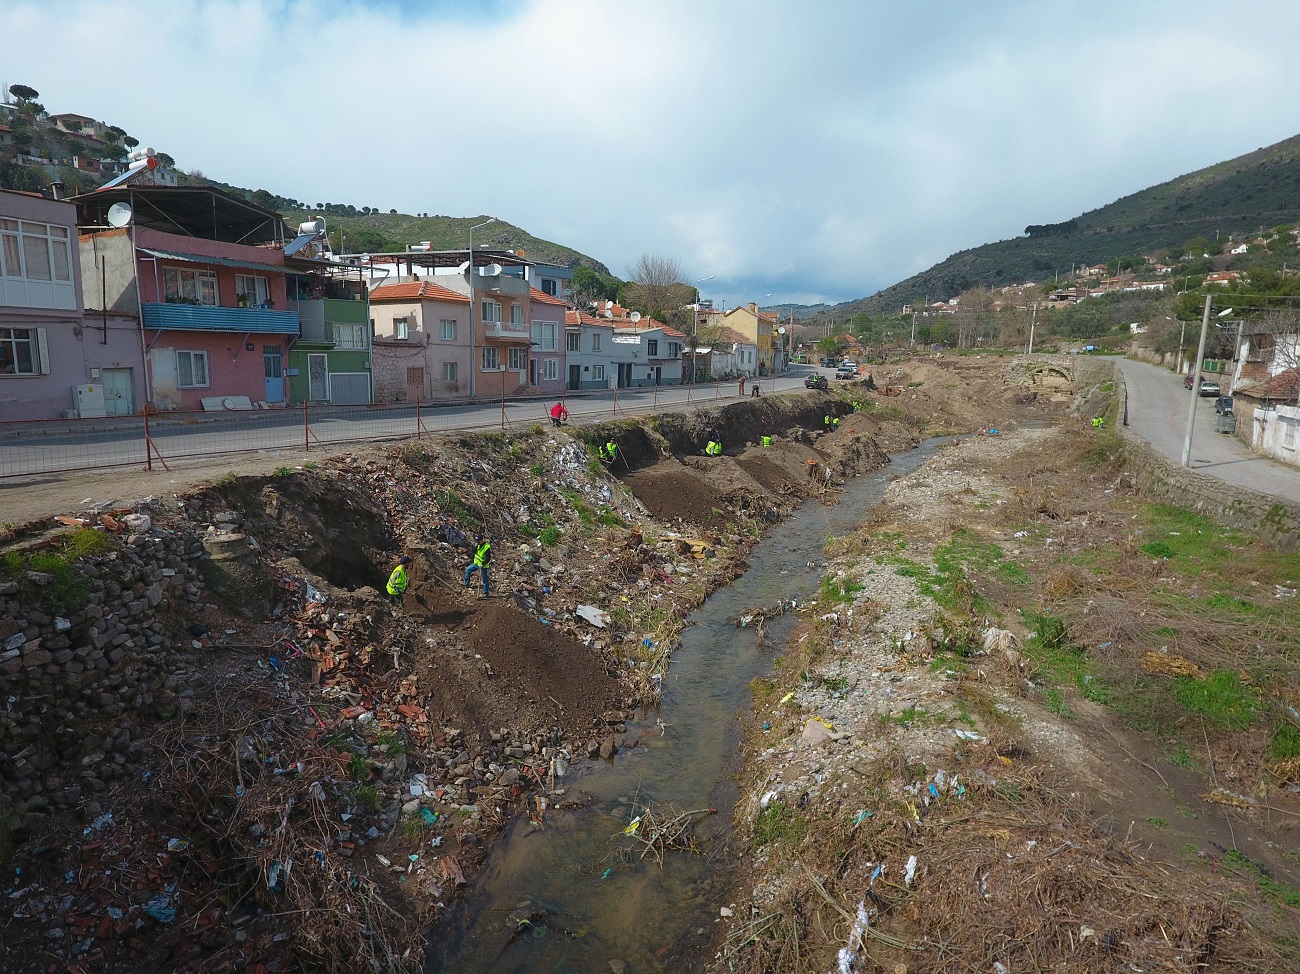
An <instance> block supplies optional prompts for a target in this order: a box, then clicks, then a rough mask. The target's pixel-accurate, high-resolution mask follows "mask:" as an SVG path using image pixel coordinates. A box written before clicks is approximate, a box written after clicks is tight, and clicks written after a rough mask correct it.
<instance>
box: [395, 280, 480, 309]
mask: <svg viewBox="0 0 1300 974" xmlns="http://www.w3.org/2000/svg"><path fill="white" fill-rule="evenodd" d="M420 299H428V300H431V301H458V302H460V303H461V304H469V298H468V297H467V296H465V295H464V294H458V293H457V292H455V291H452V290H449V289H448V288H445V287H443V286H442V285H441V284H434V283H433V282H432V281H406V282H404V283H402V284H385V285H382V286H380V287H377V288H375V289H374V290H373V291H371V292H370V301H371V303H372V304H373V303H374V302H376V301H415V300H420Z"/></svg>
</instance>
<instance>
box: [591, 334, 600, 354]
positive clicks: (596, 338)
mask: <svg viewBox="0 0 1300 974" xmlns="http://www.w3.org/2000/svg"><path fill="white" fill-rule="evenodd" d="M591 350H592V351H593V352H599V351H600V333H599V332H592V334H591Z"/></svg>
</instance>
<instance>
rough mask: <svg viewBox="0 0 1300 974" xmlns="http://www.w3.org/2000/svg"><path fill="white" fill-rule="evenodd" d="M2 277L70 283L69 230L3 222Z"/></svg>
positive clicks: (0, 239)
mask: <svg viewBox="0 0 1300 974" xmlns="http://www.w3.org/2000/svg"><path fill="white" fill-rule="evenodd" d="M0 275H2V276H4V277H16V278H26V279H27V280H29V281H63V282H71V280H72V251H71V249H70V243H69V236H68V228H67V227H59V226H51V225H50V224H48V223H29V222H27V221H26V220H24V221H22V222H21V223H20V222H19V221H18V220H4V219H0Z"/></svg>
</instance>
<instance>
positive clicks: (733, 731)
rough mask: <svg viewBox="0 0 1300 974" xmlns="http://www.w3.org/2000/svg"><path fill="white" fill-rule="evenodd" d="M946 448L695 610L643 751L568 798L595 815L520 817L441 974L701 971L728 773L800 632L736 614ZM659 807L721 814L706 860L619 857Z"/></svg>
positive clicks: (784, 537)
mask: <svg viewBox="0 0 1300 974" xmlns="http://www.w3.org/2000/svg"><path fill="white" fill-rule="evenodd" d="M939 445H940V441H929V442H927V443H926V444H924V445H922V446H921V447H920V448H918V449H916V450H913V451H911V452H909V453H907V454H902V455H899V456H897V457H895V458H894V462H893V463H892V464H891V465H890V466H888V467H885V468H883V469H882V470H879V471H876V472H875V473H872V474H868V475H866V476H863V477H859V478H858V479H857V480H855V481H853V482H851V483H850V484H848V485H847V487H846V490H845V492H844V494H843V495H841V498H840V503H839V504H838V505H835V506H833V507H825V506H822V505H820V504H817V503H815V502H809V503H807V504H805V505H804V506H803V507H802V508H800V509H799V510H798V511H797V512H795V514H794V515H793V516H792V517H790V518H789V519H788V520H787V521H785V522H784V523H782V524H781V525H779V526H778V527H776V528H775V529H774V530H773V531H772V532H771V533H770V534H769V535H768V536H767V537H766V538H765V539H764V540H763V541H761V542H760V543H759V544H758V545H757V546H756V547H755V548H754V549H753V551H752V552H751V554H750V557H749V565H750V567H749V569H748V570H747V571H746V572H745V573H744V574H743V575H741V576H740V577H739V578H737V579H736V580H735V581H734V582H733V583H732V584H731V585H729V586H728V587H726V588H724V589H720V590H718V591H717V592H715V593H714V594H713V595H711V596H710V597H709V598H708V599H707V600H706V601H705V603H704V604H703V605H702V606H700V607H699V608H698V609H697V610H696V611H695V612H693V613H691V615H690V616H689V617H688V619H687V628H686V629H685V631H684V632H683V634H682V645H681V649H680V650H679V651H678V653H677V654H676V656H675V657H674V658H673V663H672V668H671V670H670V672H669V675H668V677H667V679H666V680H665V685H664V694H663V701H662V703H661V705H660V707H659V708H658V710H657V711H654V712H651V713H650V714H649V715H648V717H647V719H646V720H645V721H644V722H642V723H641V724H639V725H638V724H629V725H628V733H627V736H628V737H629V738H630V737H633V736H638V737H639V739H640V744H639V745H638V746H637V747H636V748H634V749H632V750H627V751H622V752H620V753H619V755H618V756H617V758H616V759H615V760H614V761H613V762H612V763H606V762H600V763H598V765H597V767H596V768H595V769H594V770H588V771H586V772H585V773H582V774H579V775H571V776H570V777H569V778H568V779H567V784H568V794H567V795H566V796H565V797H566V798H567V799H570V800H575V799H576V800H581V801H582V802H583V807H582V808H580V809H574V810H551V811H548V813H547V815H546V825H545V828H544V829H543V830H538V829H537V828H536V827H535V826H534V825H533V824H531V823H530V822H528V821H527V820H525V819H517V820H516V821H515V822H514V824H513V825H512V826H511V827H510V828H509V829H508V831H507V834H506V835H505V836H504V837H503V841H502V842H501V843H500V845H499V846H498V848H497V849H496V850H495V851H494V852H493V854H492V855H491V857H490V858H489V860H488V862H487V864H486V867H485V869H484V871H483V873H482V874H481V875H480V876H479V877H478V879H477V881H476V883H475V887H474V891H473V893H472V894H471V895H470V896H468V897H467V898H466V899H465V900H463V901H462V902H461V903H460V904H458V905H457V906H456V907H455V908H454V909H453V910H452V911H451V912H450V913H449V914H448V915H447V916H446V917H445V918H444V919H443V921H442V922H441V923H440V924H439V925H438V927H437V928H436V929H435V930H434V931H433V932H432V938H431V939H432V944H431V948H430V962H429V965H428V971H429V972H446V974H452V972H456V974H462V972H463V974H534V972H556V974H596V972H605V974H608V972H610V971H625V972H626V974H643V972H676V974H680V972H683V971H689V970H696V969H699V968H701V967H702V966H703V964H704V962H705V961H706V960H707V958H706V957H705V956H703V950H704V949H705V948H707V946H708V944H709V940H710V937H711V936H712V932H713V925H714V922H715V920H716V919H717V917H718V915H719V913H718V911H719V908H720V907H722V906H725V905H727V904H726V900H725V898H724V897H725V894H726V890H727V882H726V879H727V876H726V875H725V873H724V872H723V871H722V870H723V869H724V868H725V867H724V866H722V865H721V864H720V863H719V862H717V861H713V860H712V859H711V858H710V857H709V853H711V852H713V853H718V854H721V852H722V851H723V846H724V845H725V832H726V830H727V828H728V825H729V822H730V818H731V811H732V807H733V806H734V803H735V796H736V791H735V786H734V785H733V784H732V783H731V782H730V781H729V779H728V774H729V773H730V772H731V771H733V770H734V768H735V766H736V761H737V757H738V743H739V740H740V730H741V720H742V719H743V718H744V716H745V715H746V714H747V713H748V711H749V708H750V704H751V698H750V693H749V687H748V684H749V681H750V680H752V679H753V678H754V677H756V676H760V675H762V674H764V673H768V672H770V671H771V669H772V661H773V659H774V658H775V657H776V656H777V655H779V654H780V652H781V648H782V647H784V645H785V643H786V640H787V638H788V636H789V634H790V632H791V630H792V628H793V626H794V623H795V620H794V617H793V616H791V615H786V616H782V617H778V618H776V619H773V620H772V621H771V622H770V623H769V625H768V627H767V631H766V636H765V638H764V641H763V643H762V645H759V643H758V640H757V633H756V631H755V630H754V629H737V628H736V626H735V624H734V623H733V621H732V620H733V619H735V618H736V617H737V616H738V615H741V614H743V613H744V612H745V611H746V610H748V609H751V608H754V607H756V606H764V605H772V604H774V603H776V602H780V601H784V600H788V599H798V600H800V601H802V600H804V599H806V598H809V597H810V596H812V595H813V594H814V592H815V591H816V588H817V585H818V582H819V580H820V570H819V565H820V563H821V561H822V547H823V545H824V544H825V542H826V539H827V538H828V537H830V536H832V535H835V534H838V533H843V532H846V531H848V530H850V529H851V528H852V527H853V526H854V525H855V524H857V523H859V522H860V521H861V520H862V519H863V516H864V514H865V512H866V511H867V510H868V509H869V508H871V507H872V506H874V505H875V504H876V503H878V502H879V500H880V498H881V496H882V494H883V493H884V489H885V486H886V484H888V482H889V480H890V479H892V478H893V477H895V476H900V475H902V474H906V473H908V472H910V471H912V470H914V469H916V467H918V466H919V465H920V464H921V463H922V462H924V461H925V460H926V459H928V458H929V457H930V456H933V455H934V453H935V452H936V450H937V449H938V448H939ZM660 722H662V725H661V724H660ZM647 800H649V801H653V802H655V803H671V804H673V805H675V806H677V807H678V808H679V809H681V810H687V809H698V808H708V807H712V808H715V809H717V814H716V815H714V816H712V817H711V818H709V819H707V820H706V821H705V823H704V824H703V825H702V826H701V828H700V829H699V830H698V834H699V835H701V836H702V838H703V841H702V846H703V849H704V852H705V855H699V856H696V855H686V854H683V853H673V854H670V858H668V859H667V860H666V861H665V866H664V868H663V869H662V870H661V869H660V868H659V867H658V865H656V864H654V863H651V862H649V861H646V862H641V863H640V864H636V865H633V864H630V863H628V862H625V861H622V860H620V859H618V858H617V853H618V852H619V851H621V850H627V849H630V848H631V847H632V843H631V841H630V840H628V839H626V838H624V837H623V836H622V835H621V832H622V830H623V828H624V827H625V826H627V824H628V822H629V821H630V819H631V818H632V816H633V815H635V814H637V813H638V812H639V811H640V810H641V808H643V807H644V804H645V802H646V801H647ZM524 918H528V919H527V921H526V922H522V923H521V922H520V921H521V920H523V919H524ZM611 962H613V963H611Z"/></svg>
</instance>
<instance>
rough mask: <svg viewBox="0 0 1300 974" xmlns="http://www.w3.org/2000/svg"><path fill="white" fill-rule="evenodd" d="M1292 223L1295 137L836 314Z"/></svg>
mask: <svg viewBox="0 0 1300 974" xmlns="http://www.w3.org/2000/svg"><path fill="white" fill-rule="evenodd" d="M1297 221H1300V136H1293V137H1292V138H1289V139H1286V140H1285V141H1283V142H1279V143H1277V144H1276V145H1272V146H1269V147H1268V148H1264V149H1258V150H1256V151H1255V152H1251V153H1247V154H1246V155H1244V156H1239V157H1238V158H1236V159H1231V160H1228V161H1227V162H1221V163H1218V164H1217V165H1213V166H1209V167H1208V168H1205V169H1201V170H1198V171H1197V172H1194V173H1190V174H1188V175H1185V176H1179V177H1178V178H1176V179H1171V180H1169V181H1168V182H1165V183H1161V184H1159V185H1158V186H1152V187H1151V188H1149V189H1144V190H1142V191H1141V192H1137V193H1133V194H1132V195H1130V196H1125V197H1123V198H1122V199H1119V200H1116V201H1115V202H1114V203H1110V204H1108V205H1106V206H1103V207H1100V208H1099V209H1096V210H1090V211H1089V212H1087V213H1084V214H1081V215H1080V216H1078V217H1076V218H1075V219H1074V220H1069V221H1065V222H1064V223H1060V224H1055V225H1049V226H1044V227H1035V228H1034V231H1035V232H1034V235H1033V236H1024V237H1016V238H1014V239H1012V240H1000V241H998V242H996V243H990V244H985V245H983V246H982V247H973V248H971V249H969V250H962V251H959V252H958V253H955V254H953V255H952V256H951V257H949V258H948V259H947V260H945V261H943V262H941V263H939V264H936V265H935V266H934V267H931V268H930V269H929V270H927V271H923V272H922V273H920V274H917V275H915V276H913V277H909V278H908V279H907V280H905V281H901V282H899V283H898V284H895V285H893V286H892V287H888V288H885V289H884V290H883V291H879V292H877V293H876V294H874V295H872V296H871V297H869V298H862V299H859V300H857V301H849V302H845V303H844V304H841V305H838V306H837V307H836V308H835V309H834V310H835V312H836V316H837V317H838V316H839V315H840V314H845V315H848V314H856V313H857V312H860V311H865V312H868V313H870V314H888V313H894V314H897V313H898V310H899V308H901V307H902V306H903V305H904V304H907V303H910V302H913V301H917V300H924V299H925V298H926V296H929V298H930V300H931V301H936V300H939V299H941V298H950V297H955V296H956V295H957V294H959V293H960V292H962V291H964V290H967V289H968V288H971V287H974V286H976V285H978V284H984V285H986V286H989V287H1000V286H1002V285H1006V284H1016V283H1023V282H1025V281H1043V280H1045V279H1047V278H1050V277H1053V276H1054V275H1055V274H1057V273H1058V272H1059V273H1060V274H1061V276H1062V277H1064V276H1065V275H1066V274H1067V273H1068V272H1069V271H1070V268H1071V265H1073V264H1084V265H1089V264H1098V263H1104V262H1106V261H1109V260H1114V259H1116V258H1118V257H1123V256H1128V255H1132V254H1156V253H1160V252H1162V251H1164V250H1167V249H1168V248H1171V247H1179V246H1181V245H1182V244H1184V243H1185V242H1187V241H1188V240H1190V239H1192V238H1193V237H1198V236H1204V237H1207V238H1209V239H1211V240H1213V239H1214V238H1215V236H1216V234H1217V235H1218V236H1219V237H1220V238H1222V237H1225V236H1235V237H1238V238H1240V237H1241V236H1242V235H1246V234H1249V235H1253V234H1254V233H1255V232H1257V231H1258V230H1260V229H1261V228H1263V227H1274V226H1277V225H1279V224H1284V223H1295V222H1297Z"/></svg>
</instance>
